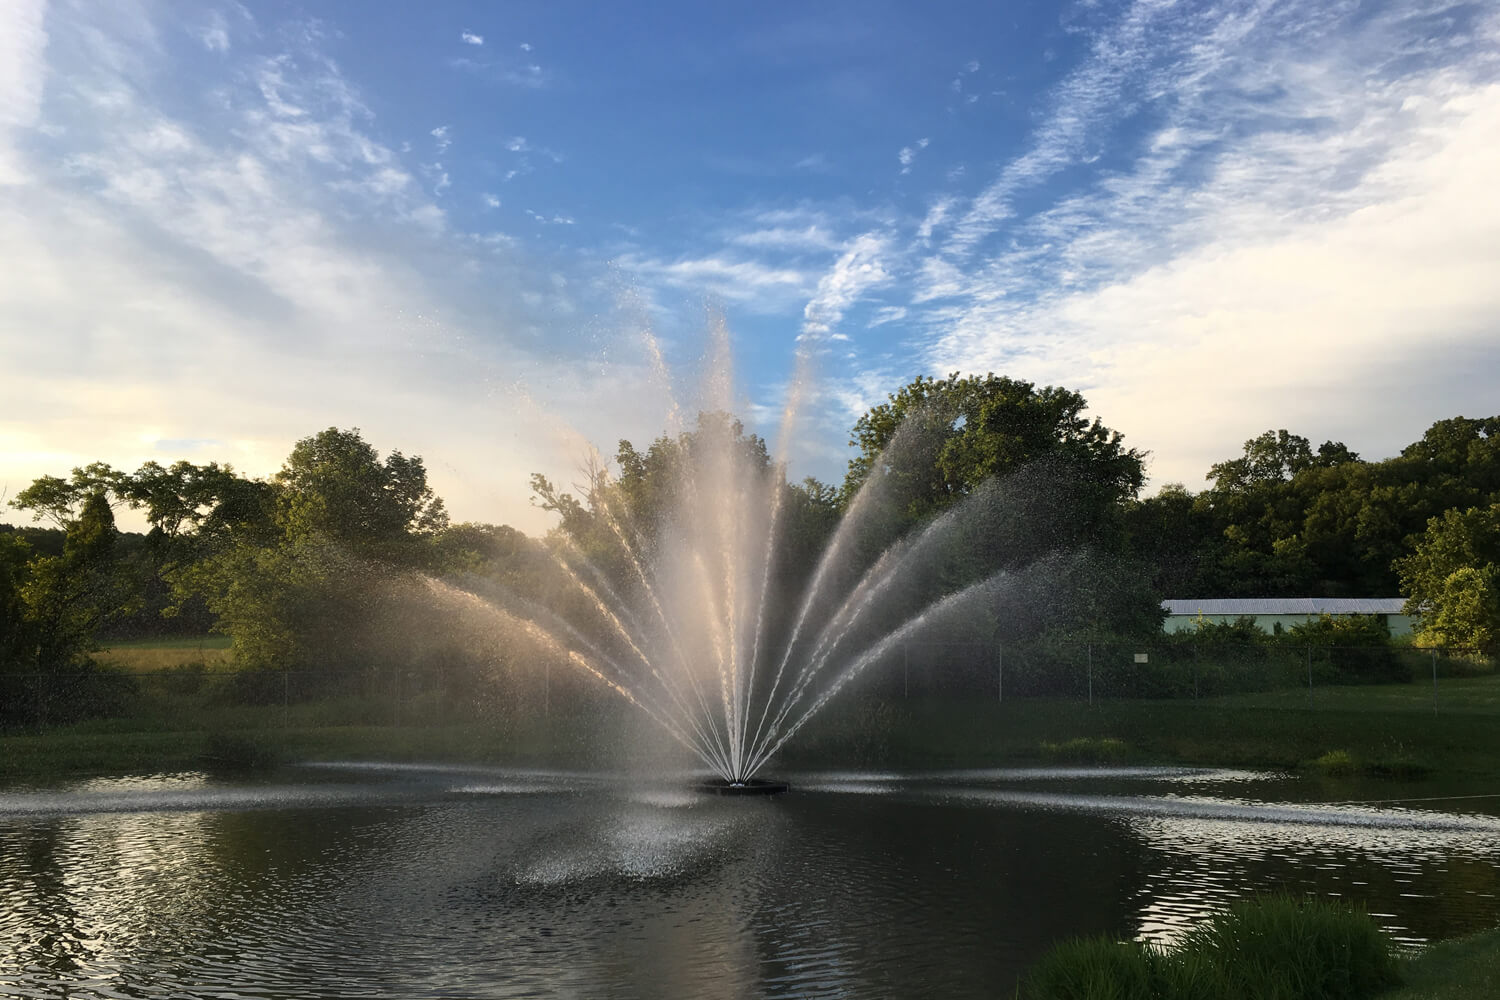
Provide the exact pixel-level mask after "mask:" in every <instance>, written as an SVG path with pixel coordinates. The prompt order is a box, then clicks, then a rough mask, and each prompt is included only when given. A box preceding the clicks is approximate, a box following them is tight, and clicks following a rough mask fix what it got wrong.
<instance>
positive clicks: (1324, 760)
mask: <svg viewBox="0 0 1500 1000" xmlns="http://www.w3.org/2000/svg"><path fill="white" fill-rule="evenodd" d="M1313 766H1314V767H1316V768H1317V769H1318V770H1319V771H1322V772H1323V773H1324V774H1331V775H1333V776H1335V777H1346V776H1348V775H1351V774H1353V773H1355V772H1356V771H1358V770H1359V765H1357V764H1356V763H1355V762H1354V757H1353V755H1351V754H1350V753H1349V751H1348V750H1330V751H1328V752H1327V753H1325V754H1324V755H1323V756H1321V757H1319V758H1318V759H1317V760H1315V761H1313Z"/></svg>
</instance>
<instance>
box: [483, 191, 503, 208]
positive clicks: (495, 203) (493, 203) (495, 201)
mask: <svg viewBox="0 0 1500 1000" xmlns="http://www.w3.org/2000/svg"><path fill="white" fill-rule="evenodd" d="M481 198H482V199H483V201H484V207H485V208H499V207H500V199H499V198H497V197H495V196H494V195H492V194H490V193H489V192H488V191H486V192H485V193H484V194H483V195H481Z"/></svg>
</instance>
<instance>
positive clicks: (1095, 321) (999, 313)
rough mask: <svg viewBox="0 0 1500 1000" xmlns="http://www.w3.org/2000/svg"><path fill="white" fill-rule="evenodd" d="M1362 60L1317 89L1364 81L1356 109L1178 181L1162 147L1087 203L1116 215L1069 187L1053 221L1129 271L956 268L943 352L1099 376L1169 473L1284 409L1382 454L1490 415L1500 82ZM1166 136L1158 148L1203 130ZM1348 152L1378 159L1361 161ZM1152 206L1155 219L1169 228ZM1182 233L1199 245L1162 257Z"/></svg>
mask: <svg viewBox="0 0 1500 1000" xmlns="http://www.w3.org/2000/svg"><path fill="white" fill-rule="evenodd" d="M1342 72H1343V71H1341V70H1338V69H1337V68H1335V67H1333V66H1330V65H1325V66H1323V67H1321V68H1320V69H1319V71H1318V76H1317V77H1308V78H1306V79H1305V80H1304V82H1305V83H1307V84H1308V85H1309V87H1310V90H1308V91H1305V92H1304V93H1303V94H1302V97H1303V98H1305V99H1309V100H1315V101H1317V100H1322V98H1323V97H1324V96H1327V95H1328V94H1329V93H1333V94H1337V93H1340V92H1343V91H1344V90H1345V88H1346V87H1347V88H1357V90H1356V91H1355V92H1358V93H1359V95H1360V103H1359V105H1358V106H1357V108H1354V107H1345V108H1341V109H1339V112H1338V124H1339V125H1340V126H1341V128H1340V129H1339V130H1334V131H1329V132H1327V133H1322V134H1318V133H1314V134H1306V133H1303V132H1297V133H1292V134H1283V133H1270V134H1266V135H1262V136H1259V137H1257V138H1255V139H1254V140H1252V141H1249V142H1247V143H1244V144H1242V145H1240V146H1238V147H1235V148H1232V149H1229V150H1226V151H1225V152H1223V153H1222V154H1221V155H1220V156H1219V157H1218V159H1217V160H1216V161H1215V164H1214V168H1213V170H1212V171H1211V173H1210V174H1209V175H1208V176H1207V177H1206V178H1205V179H1204V181H1203V182H1202V183H1201V184H1200V185H1199V186H1197V187H1196V188H1194V189H1192V190H1181V191H1177V192H1175V193H1174V195H1173V196H1172V197H1171V198H1170V201H1157V200H1154V199H1150V198H1148V197H1147V196H1146V194H1145V192H1146V191H1147V190H1151V189H1152V185H1153V184H1155V183H1156V182H1155V181H1153V180H1152V176H1154V175H1152V171H1153V170H1154V169H1155V167H1154V166H1153V164H1154V161H1153V160H1152V159H1151V156H1148V157H1147V160H1146V162H1145V164H1144V165H1143V166H1142V168H1141V170H1140V171H1138V173H1137V174H1136V175H1132V176H1131V177H1129V178H1123V179H1122V180H1123V181H1124V183H1122V184H1121V185H1120V186H1119V187H1118V188H1117V189H1116V190H1115V192H1114V194H1113V196H1112V197H1113V200H1111V201H1110V202H1108V203H1107V206H1106V205H1105V204H1093V203H1089V204H1085V205H1082V206H1079V209H1078V210H1079V211H1086V212H1093V213H1097V212H1099V211H1102V210H1104V208H1105V207H1110V208H1112V210H1113V212H1114V213H1115V214H1116V216H1117V218H1116V219H1115V220H1114V221H1115V226H1116V227H1117V228H1113V229H1111V228H1108V227H1106V228H1103V229H1098V228H1094V229H1086V230H1080V229H1078V228H1077V223H1076V221H1075V222H1070V221H1069V220H1068V219H1067V217H1066V216H1067V210H1066V208H1062V209H1060V214H1059V215H1056V216H1053V217H1052V218H1051V219H1050V220H1043V221H1041V222H1039V223H1038V224H1039V225H1043V226H1051V227H1053V231H1052V233H1051V236H1050V237H1048V238H1053V239H1058V240H1061V241H1063V243H1064V246H1063V247H1062V249H1061V251H1060V252H1059V253H1058V254H1057V255H1055V259H1057V260H1060V261H1063V262H1069V261H1071V262H1073V266H1075V267H1079V268H1083V269H1086V270H1087V269H1095V270H1097V269H1098V268H1100V267H1101V266H1102V265H1101V263H1100V261H1101V259H1109V260H1115V261H1120V262H1121V263H1122V268H1121V270H1120V271H1119V272H1117V277H1116V279H1115V280H1114V281H1112V282H1108V283H1105V284H1098V283H1095V282H1090V283H1088V284H1087V285H1085V286H1084V287H1081V288H1079V289H1078V290H1070V289H1068V288H1067V287H1066V286H1065V285H1064V286H1062V287H1059V288H1057V289H1056V290H1054V291H1051V292H1047V293H1044V294H1041V295H1040V296H1039V297H1034V298H1033V297H1025V296H1023V297H1020V298H1019V299H1018V300H1016V301H1010V300H1009V299H1008V298H1007V297H1006V296H1005V295H1004V294H1003V293H1004V290H1005V286H1006V283H1007V276H1008V275H1009V276H1014V275H1015V274H1016V268H1017V267H1019V266H1020V265H1019V264H1018V263H1017V262H1015V261H1007V260H1005V259H1000V260H997V261H996V262H995V267H994V269H991V270H986V271H983V272H981V273H980V274H977V275H973V276H969V278H968V287H966V288H965V287H955V288H953V289H952V290H953V291H955V292H957V293H961V294H967V295H968V296H969V297H968V299H967V300H966V304H965V305H964V307H963V308H962V310H961V311H960V312H959V313H958V314H957V315H952V314H950V316H949V318H948V319H947V320H945V321H944V322H945V325H946V328H947V329H948V333H947V334H946V335H944V336H943V337H942V338H941V339H940V341H939V342H938V343H937V344H936V346H935V347H934V349H933V350H932V351H931V354H930V363H931V365H932V366H933V367H934V368H937V369H940V370H941V369H946V368H962V369H965V370H971V371H982V370H986V369H1004V370H1006V371H1008V372H1010V373H1012V374H1018V375H1023V376H1025V377H1029V378H1035V379H1038V380H1042V381H1055V382H1061V383H1064V384H1069V385H1073V386H1076V387H1081V388H1083V389H1085V390H1086V392H1087V395H1088V396H1089V399H1090V402H1091V403H1092V404H1093V406H1094V407H1095V409H1096V410H1097V411H1098V412H1099V413H1100V414H1101V415H1102V416H1103V417H1104V419H1105V420H1106V422H1108V423H1110V424H1111V425H1112V426H1115V427H1117V428H1119V429H1121V430H1124V431H1126V433H1127V434H1128V435H1129V437H1130V439H1131V441H1132V443H1135V444H1137V445H1141V446H1144V447H1148V448H1151V449H1152V450H1153V451H1154V452H1155V453H1156V455H1157V458H1156V459H1155V462H1154V465H1153V467H1152V476H1153V479H1154V480H1155V481H1156V482H1163V481H1171V480H1181V481H1185V482H1187V483H1189V484H1190V485H1193V486H1196V485H1198V484H1201V482H1202V476H1203V474H1204V472H1205V471H1206V470H1207V467H1208V465H1209V464H1210V463H1211V462H1213V461H1217V460H1220V459H1222V458H1225V457H1227V456H1228V455H1230V454H1232V453H1233V451H1234V448H1235V444H1236V442H1239V441H1242V440H1244V439H1246V438H1248V437H1250V436H1253V435H1254V434H1255V433H1258V432H1259V431H1261V430H1264V429H1265V428H1267V427H1280V426H1286V427H1290V428H1293V429H1297V430H1298V431H1299V432H1300V433H1304V434H1306V435H1307V436H1309V437H1314V438H1317V439H1322V438H1336V439H1342V440H1345V441H1346V442H1347V443H1349V444H1350V445H1351V447H1354V448H1355V450H1357V451H1360V452H1361V453H1364V454H1367V455H1369V456H1371V457H1379V456H1384V455H1389V454H1393V453H1394V452H1395V451H1396V450H1397V449H1399V448H1400V447H1401V446H1402V445H1403V444H1405V443H1407V442H1409V441H1411V440H1414V439H1415V438H1416V437H1417V436H1418V435H1419V434H1420V433H1421V431H1422V430H1423V429H1424V428H1425V427H1426V426H1427V425H1428V424H1430V423H1431V422H1432V421H1434V420H1436V419H1440V418H1442V417H1446V416H1452V415H1454V414H1455V413H1458V412H1463V413H1467V414H1471V415H1478V414H1481V413H1482V414H1484V415H1488V414H1489V413H1490V412H1492V411H1493V409H1494V397H1493V392H1492V386H1493V379H1494V377H1495V376H1496V374H1497V373H1496V370H1495V357H1496V354H1495V351H1496V345H1497V344H1500V332H1497V330H1496V327H1495V325H1494V317H1495V316H1496V315H1500V284H1497V283H1496V282H1495V281H1494V278H1493V276H1494V274H1496V273H1500V202H1497V201H1496V199H1494V198H1493V197H1492V187H1493V178H1494V177H1495V176H1500V146H1497V144H1496V143H1495V142H1494V139H1493V137H1494V136H1495V135H1497V134H1500V83H1497V82H1476V81H1474V80H1473V79H1472V78H1466V77H1465V75H1464V74H1461V73H1455V72H1453V71H1450V70H1441V69H1440V70H1436V71H1433V72H1430V73H1425V74H1422V75H1419V76H1415V77H1406V78H1403V79H1401V80H1400V81H1399V82H1397V83H1396V84H1395V85H1393V86H1387V87H1379V86H1377V87H1372V86H1371V83H1370V81H1368V80H1365V79H1358V80H1357V82H1355V80H1353V79H1350V80H1343V81H1342V82H1341V80H1340V74H1341V73H1342ZM1330 74H1331V75H1330ZM1352 75H1353V74H1352V71H1351V76H1352ZM1336 103H1337V102H1335V104H1336ZM1157 140H1158V141H1157V142H1156V143H1155V144H1154V145H1156V146H1157V147H1158V148H1157V149H1156V150H1155V151H1154V152H1153V154H1151V155H1152V156H1159V155H1164V154H1165V151H1166V150H1169V149H1171V148H1173V147H1175V146H1176V145H1177V144H1178V142H1179V141H1184V140H1182V138H1181V137H1178V136H1172V135H1165V136H1158V137H1157ZM1341 160H1344V161H1351V160H1352V161H1354V162H1358V163H1359V164H1360V171H1359V173H1357V174H1355V175H1354V176H1356V177H1357V178H1358V179H1357V180H1355V181H1354V182H1352V183H1349V182H1348V181H1347V180H1346V179H1345V177H1344V176H1343V175H1341V173H1340V171H1339V170H1338V165H1339V163H1340V161H1341ZM1167 213H1170V214H1171V215H1173V216H1175V217H1176V219H1175V224H1173V222H1171V221H1168V220H1166V219H1162V218H1161V217H1160V216H1161V215H1163V214H1167ZM1138 226H1155V227H1157V228H1156V230H1155V234H1154V238H1152V236H1151V233H1152V230H1150V229H1148V230H1147V231H1146V232H1145V233H1136V232H1134V229H1135V227H1138ZM1162 246H1165V247H1166V248H1168V249H1170V248H1172V247H1178V248H1180V249H1178V250H1177V252H1175V253H1172V254H1170V255H1168V256H1166V257H1161V256H1160V248H1161V247H1162ZM1052 256H1053V255H1050V254H1049V259H1050V258H1051V257H1052Z"/></svg>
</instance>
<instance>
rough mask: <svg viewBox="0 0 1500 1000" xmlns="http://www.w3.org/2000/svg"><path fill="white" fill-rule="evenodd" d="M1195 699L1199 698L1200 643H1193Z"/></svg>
mask: <svg viewBox="0 0 1500 1000" xmlns="http://www.w3.org/2000/svg"><path fill="white" fill-rule="evenodd" d="M1193 700H1194V701H1197V700H1198V645H1197V643H1194V644H1193Z"/></svg>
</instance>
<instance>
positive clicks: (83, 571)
mask: <svg viewBox="0 0 1500 1000" xmlns="http://www.w3.org/2000/svg"><path fill="white" fill-rule="evenodd" d="M118 538H119V530H118V529H117V528H116V527H115V518H114V511H113V510H112V509H111V507H110V505H109V500H108V499H107V497H106V495H105V494H104V492H103V491H102V490H100V491H97V492H95V493H93V494H92V495H90V496H89V497H88V499H87V500H85V501H84V502H83V505H82V507H81V509H80V510H79V511H78V516H77V518H76V519H74V520H72V521H70V522H69V523H68V526H67V540H66V541H65V542H64V545H63V554H62V555H61V556H45V557H42V558H39V559H33V560H32V561H31V563H30V564H29V574H28V577H29V578H28V579H27V580H26V582H25V584H24V585H23V586H22V588H21V599H22V601H23V603H24V605H25V617H26V619H27V620H28V621H29V622H30V623H31V628H32V630H33V633H34V635H35V640H36V662H37V664H38V665H39V666H41V667H43V668H44V669H49V670H55V669H62V668H65V667H67V666H70V665H72V664H74V663H76V662H77V661H78V660H79V657H80V656H81V654H83V653H85V652H88V651H89V650H90V649H92V648H93V646H94V641H95V634H96V633H97V631H98V629H99V626H100V625H102V624H103V623H104V622H105V621H106V620H108V619H109V618H110V617H111V616H113V615H116V614H119V613H120V612H121V611H122V610H124V609H125V607H126V606H127V604H128V602H129V599H130V593H129V591H128V588H127V586H126V584H125V580H124V579H123V577H122V574H121V572H120V567H119V565H118V563H117V562H116V560H115V544H116V541H117V539H118Z"/></svg>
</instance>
